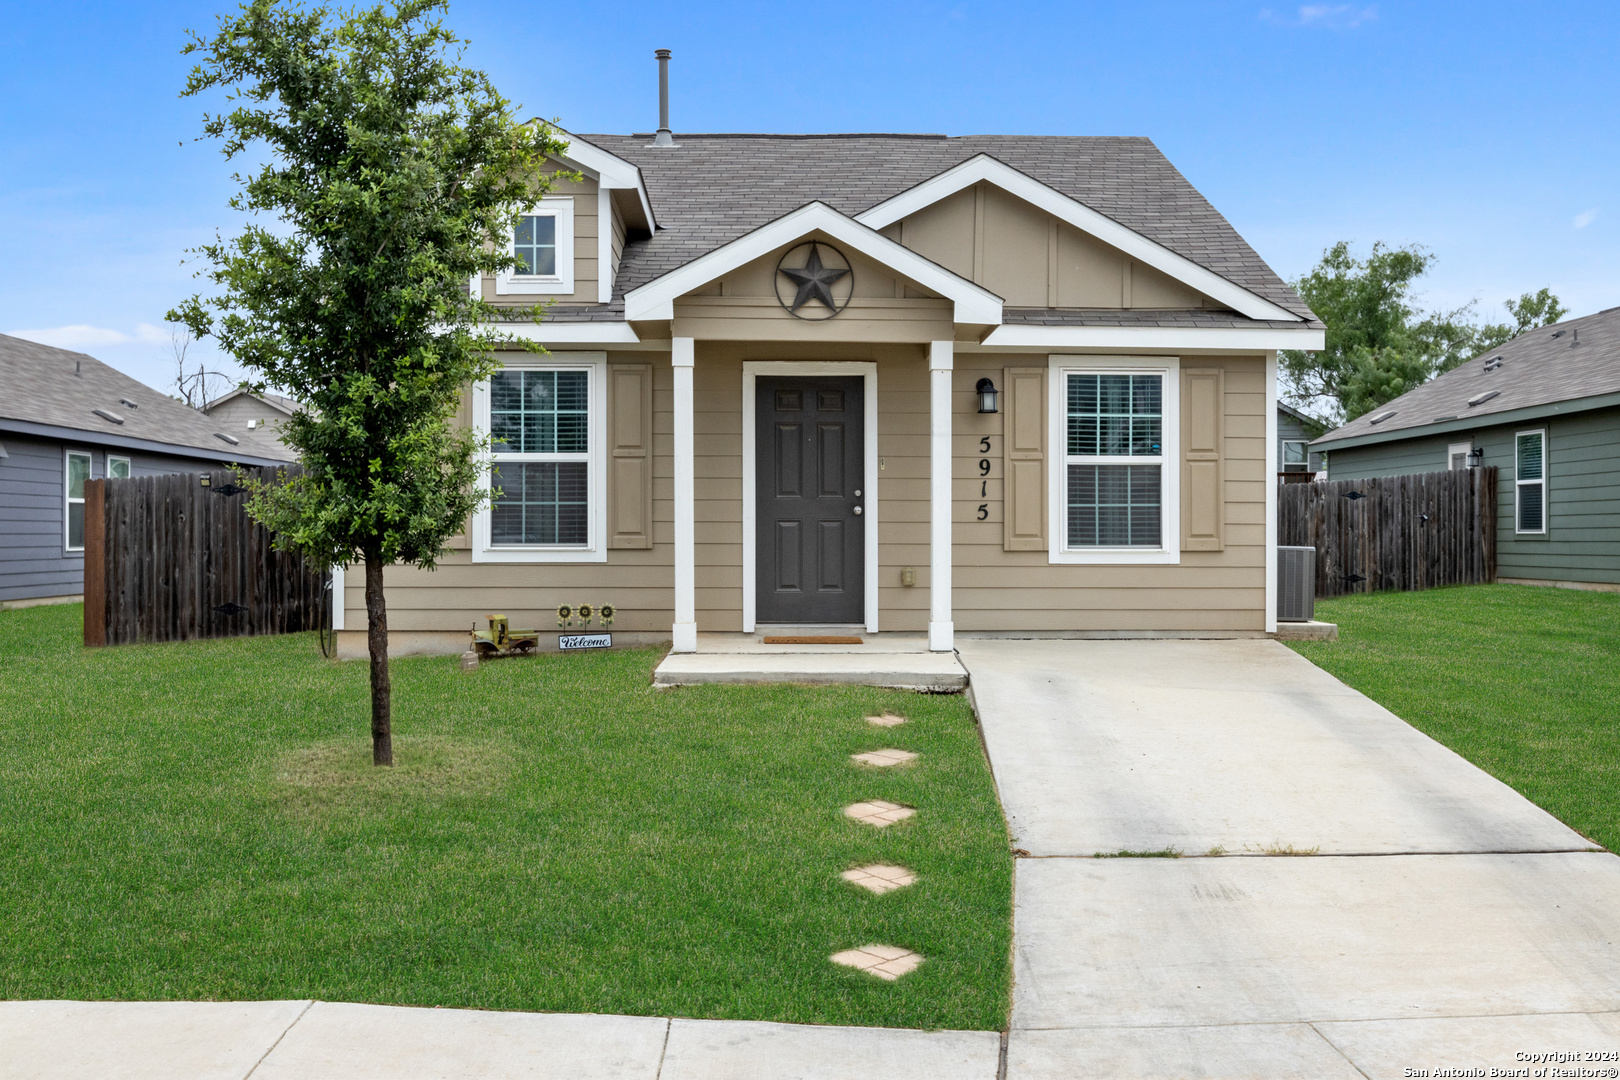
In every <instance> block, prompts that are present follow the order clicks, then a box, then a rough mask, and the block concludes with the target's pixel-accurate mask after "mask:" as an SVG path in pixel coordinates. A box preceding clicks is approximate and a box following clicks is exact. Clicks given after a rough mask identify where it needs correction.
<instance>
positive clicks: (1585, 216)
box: [1571, 210, 1598, 229]
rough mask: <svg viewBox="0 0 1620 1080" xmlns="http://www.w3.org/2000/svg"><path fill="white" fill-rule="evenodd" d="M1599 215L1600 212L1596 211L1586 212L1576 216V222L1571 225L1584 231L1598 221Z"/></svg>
mask: <svg viewBox="0 0 1620 1080" xmlns="http://www.w3.org/2000/svg"><path fill="white" fill-rule="evenodd" d="M1597 214H1598V212H1597V211H1596V210H1584V211H1582V212H1581V213H1579V214H1576V215H1575V220H1574V221H1573V222H1572V223H1571V224H1573V225H1574V226H1575V227H1576V228H1577V229H1584V228H1586V227H1587V226H1588V225H1590V224H1592V222H1594V221H1596V220H1597Z"/></svg>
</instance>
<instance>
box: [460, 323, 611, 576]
mask: <svg viewBox="0 0 1620 1080" xmlns="http://www.w3.org/2000/svg"><path fill="white" fill-rule="evenodd" d="M606 406H607V354H606V353H567V352H553V353H551V354H550V355H547V356H531V355H527V354H524V355H522V356H520V357H516V358H513V359H511V360H508V361H507V362H506V366H505V367H503V368H502V369H501V370H500V371H498V372H496V373H495V374H494V375H493V376H491V377H490V379H489V381H487V382H483V383H480V384H478V385H477V386H475V387H474V388H473V422H474V423H475V424H476V426H477V427H478V429H479V430H480V431H484V432H487V433H489V435H490V436H491V439H492V446H491V450H490V454H489V458H488V465H487V468H486V469H485V470H484V474H483V478H482V481H481V482H482V484H483V486H484V487H485V488H486V489H488V490H490V491H491V492H492V493H493V497H492V498H491V500H490V502H489V503H488V504H487V505H486V506H485V507H484V508H483V509H482V510H480V511H479V512H478V513H477V515H475V516H474V518H473V538H472V547H473V552H472V555H473V561H474V562H603V561H605V560H606V559H607V466H606V461H605V458H606V453H605V450H606V446H607V423H606V417H607V407H606Z"/></svg>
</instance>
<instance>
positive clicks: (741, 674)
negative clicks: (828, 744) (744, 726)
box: [653, 639, 968, 693]
mask: <svg viewBox="0 0 1620 1080" xmlns="http://www.w3.org/2000/svg"><path fill="white" fill-rule="evenodd" d="M698 648H699V649H700V650H701V649H702V648H703V642H702V641H701V639H700V640H699V643H698ZM788 648H792V647H791V646H789V647H784V648H783V650H782V651H769V652H767V651H763V650H761V651H753V650H749V651H740V650H739V651H736V652H725V653H719V652H702V651H699V652H695V653H670V654H669V655H668V656H667V657H665V658H664V662H663V663H661V664H659V665H658V669H657V670H656V671H654V672H653V685H654V686H691V685H696V684H699V683H770V682H789V683H812V684H853V685H856V686H886V687H894V688H898V689H904V690H926V691H930V692H934V693H955V692H957V691H960V690H965V689H967V684H968V675H967V670H966V669H965V668H963V667H962V665H961V664H960V663H959V662H958V661H957V659H956V654H954V653H931V652H877V651H868V650H867V649H864V648H863V647H861V646H847V647H840V646H821V647H816V646H800V647H799V648H803V649H812V648H814V649H817V651H814V652H809V651H804V652H799V651H786V650H787V649H788ZM843 648H848V649H849V650H852V651H831V650H835V649H837V650H841V649H843ZM823 649H825V650H827V651H821V650H823Z"/></svg>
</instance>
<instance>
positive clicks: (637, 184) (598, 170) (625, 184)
mask: <svg viewBox="0 0 1620 1080" xmlns="http://www.w3.org/2000/svg"><path fill="white" fill-rule="evenodd" d="M557 130H558V131H562V129H561V128H558V129H557ZM562 133H563V134H564V135H567V136H568V151H567V153H565V154H563V160H565V161H567V162H569V163H570V164H573V165H578V166H579V167H580V170H581V171H589V172H592V173H595V174H596V182H597V184H598V185H599V186H601V187H604V188H608V189H610V190H615V191H634V192H635V193H636V198H637V199H638V200H639V201H640V203H641V212H642V214H644V215H645V216H646V219H647V227H648V228H649V229H656V228H657V227H658V221H657V219H656V218H654V217H653V210H652V202H651V201H650V200H649V199H648V198H647V185H646V184H645V183H643V182H642V179H641V170H640V169H638V168H636V167H635V166H634V165H632V164H630V162H628V161H626V160H624V158H622V157H619V156H617V155H615V154H610V153H608V152H607V151H606V150H603V149H602V148H601V147H600V146H595V145H593V144H591V143H588V142H586V141H585V140H583V139H581V138H580V137H579V136H577V135H572V134H569V133H568V132H566V131H562Z"/></svg>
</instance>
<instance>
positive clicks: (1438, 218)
mask: <svg viewBox="0 0 1620 1080" xmlns="http://www.w3.org/2000/svg"><path fill="white" fill-rule="evenodd" d="M222 10H224V8H223V7H222V6H220V5H218V4H217V3H196V2H182V3H172V4H116V5H115V4H76V3H68V2H58V3H54V4H36V5H19V6H17V7H14V8H11V9H9V11H10V14H8V16H7V18H6V20H5V23H4V26H3V27H0V41H3V42H4V55H5V56H6V57H7V63H6V65H4V69H3V70H0V131H3V132H4V153H3V154H0V221H3V222H4V223H5V228H4V229H3V230H0V275H3V280H4V288H3V290H0V332H5V333H19V332H22V333H24V336H28V337H33V338H36V339H38V340H44V341H48V342H50V343H53V344H60V345H63V346H64V347H69V348H77V349H82V350H84V351H86V352H89V353H91V354H93V355H95V356H98V357H100V358H102V359H104V360H106V361H107V362H109V363H111V364H113V365H115V366H117V367H119V368H121V369H122V370H124V371H127V372H129V373H130V374H132V375H134V376H135V377H137V378H140V379H142V380H143V381H145V382H148V383H150V384H152V385H154V386H157V387H159V388H167V387H168V384H169V383H170V382H171V381H172V378H173V373H172V368H173V361H172V356H171V353H170V346H169V340H168V331H167V329H166V328H165V327H164V326H163V314H164V312H165V311H166V310H167V309H168V308H169V307H171V306H172V305H173V304H174V303H175V302H176V301H178V300H180V299H181V298H182V297H184V296H185V295H187V294H188V293H189V292H190V291H192V290H193V289H194V288H195V287H196V284H195V283H194V282H193V281H192V280H191V278H190V276H189V268H187V267H184V266H182V265H181V259H182V258H183V256H184V249H185V248H187V247H188V246H190V245H193V244H196V243H198V242H200V241H203V240H205V239H207V238H208V237H209V236H211V235H212V234H213V233H214V231H215V230H217V229H218V230H225V231H226V232H230V231H233V230H234V228H235V227H236V226H237V225H238V224H239V223H238V222H237V220H236V219H234V218H233V217H232V215H231V214H230V212H229V211H228V210H227V209H226V206H225V202H226V199H227V198H228V197H229V195H230V192H231V185H230V182H229V172H230V170H229V168H228V167H227V166H226V164H225V163H224V162H223V161H222V159H221V158H220V157H219V155H218V152H217V150H216V149H215V147H214V146H213V145H211V144H208V143H197V142H193V141H192V140H193V139H194V137H195V136H196V135H197V133H198V131H199V128H200V118H201V115H202V113H203V111H204V109H205V108H206V107H207V104H206V103H204V102H201V101H197V100H181V99H180V98H179V97H178V92H179V90H180V87H181V85H182V83H183V80H184V77H185V72H186V70H187V67H188V63H187V60H186V59H185V58H183V57H182V56H180V55H179V49H180V46H181V44H182V41H183V36H182V35H183V31H184V30H185V29H187V28H199V29H206V28H207V27H209V26H211V25H212V23H213V18H214V16H215V15H216V14H217V13H219V12H220V11H222ZM449 20H450V23H451V25H452V26H453V27H455V28H456V29H457V30H458V31H459V32H460V33H461V34H462V35H463V36H465V37H467V38H469V39H470V40H471V45H470V48H469V49H468V52H467V55H466V62H468V63H470V64H472V65H474V66H479V67H482V68H484V69H485V70H487V71H488V72H489V73H490V74H491V75H492V76H493V78H494V80H495V82H496V84H497V85H498V86H499V87H501V89H502V90H503V92H504V93H506V94H507V96H508V97H510V98H512V99H513V100H514V101H516V102H519V103H521V105H522V106H523V114H524V115H525V116H527V115H541V116H546V117H549V118H556V119H558V120H559V121H561V122H562V124H563V125H564V126H566V127H568V128H570V129H572V130H575V131H582V132H590V131H650V130H651V129H652V128H653V127H654V126H656V119H657V77H656V67H655V64H654V61H653V58H652V52H653V50H654V49H655V48H660V47H664V48H670V49H673V50H674V52H675V58H674V61H673V67H672V72H673V74H672V80H671V81H672V84H673V89H672V97H673V110H672V111H673V123H674V127H675V129H676V130H677V131H683V130H684V131H789V132H817V131H929V132H944V133H948V134H971V133H981V132H1011V133H1021V134H1065V135H1068V134H1082V135H1146V136H1149V137H1151V138H1152V139H1153V140H1154V141H1155V142H1157V143H1158V145H1159V146H1160V147H1161V148H1162V149H1163V150H1164V152H1165V153H1166V154H1167V155H1168V156H1169V158H1170V160H1171V161H1172V162H1174V163H1175V164H1176V165H1177V166H1178V167H1179V168H1180V169H1181V170H1182V172H1183V173H1185V174H1186V175H1187V177H1188V178H1189V179H1190V180H1191V181H1192V182H1193V183H1194V184H1195V185H1196V186H1197V187H1198V188H1199V189H1200V190H1202V191H1203V192H1204V194H1205V195H1207V196H1208V197H1209V198H1210V200H1211V201H1212V202H1213V203H1214V204H1215V206H1216V207H1217V208H1218V209H1220V210H1221V211H1222V212H1223V213H1224V214H1225V215H1226V216H1227V217H1228V218H1229V219H1230V220H1231V221H1232V222H1233V224H1234V225H1235V226H1236V227H1237V228H1238V230H1239V231H1240V232H1241V233H1243V235H1244V236H1245V237H1247V238H1248V240H1249V242H1250V243H1251V244H1253V245H1254V247H1255V248H1256V249H1257V250H1258V251H1259V252H1260V254H1261V255H1262V256H1263V257H1264V258H1265V259H1266V260H1267V261H1268V262H1269V263H1270V264H1271V265H1272V266H1273V267H1275V268H1276V270H1277V271H1278V272H1279V273H1281V274H1282V275H1283V276H1284V277H1287V278H1293V277H1295V276H1297V275H1299V274H1300V273H1302V272H1304V271H1305V270H1307V269H1309V268H1310V266H1311V265H1313V264H1314V262H1315V261H1316V259H1317V258H1318V257H1319V256H1320V254H1321V252H1322V250H1323V249H1324V248H1325V247H1327V246H1328V245H1330V244H1332V243H1333V242H1334V241H1336V240H1340V239H1347V240H1352V241H1356V242H1357V243H1358V244H1360V245H1362V247H1365V246H1366V245H1367V244H1370V243H1371V242H1372V241H1374V240H1384V241H1386V242H1389V243H1395V244H1405V243H1421V244H1424V245H1426V246H1427V247H1428V248H1429V249H1430V250H1431V251H1432V252H1433V254H1434V255H1435V257H1436V260H1437V262H1436V265H1435V268H1434V270H1433V272H1432V273H1431V274H1430V275H1429V276H1428V277H1427V278H1426V279H1425V280H1424V283H1423V287H1424V294H1425V295H1424V300H1425V302H1426V303H1427V304H1428V305H1429V306H1434V307H1441V306H1444V307H1451V306H1455V305H1458V304H1461V303H1465V302H1467V301H1468V300H1470V299H1476V298H1477V299H1478V300H1479V301H1480V311H1481V314H1482V315H1485V316H1487V317H1490V318H1493V319H1500V318H1502V317H1503V313H1502V311H1501V308H1500V302H1501V301H1502V300H1503V299H1504V298H1507V297H1511V296H1517V295H1519V294H1520V293H1523V292H1526V291H1530V290H1534V289H1537V288H1540V287H1541V286H1543V285H1547V286H1551V287H1552V289H1553V290H1554V291H1555V292H1556V293H1558V295H1559V296H1561V297H1562V298H1563V299H1564V301H1565V303H1566V304H1567V305H1568V306H1569V307H1570V308H1571V309H1572V310H1573V312H1574V313H1575V314H1588V313H1590V312H1593V311H1596V310H1599V309H1601V308H1605V307H1611V306H1614V305H1616V304H1620V258H1617V255H1616V253H1617V251H1620V243H1617V241H1620V180H1617V177H1620V140H1617V138H1616V132H1620V93H1617V90H1620V85H1617V84H1620V55H1617V54H1620V4H1615V3H1613V2H1612V0H1611V2H1606V3H1591V4H1584V3H1572V2H1566V3H1558V4H1526V3H1503V2H1472V3H1454V4H1440V3H1432V4H1394V3H1377V4H1363V3H1352V4H1336V3H1326V4H1319V3H1313V4H1306V5H1303V6H1302V5H1299V4H1279V3H1270V2H1262V3H1152V2H1138V3H1131V4H1122V3H1116V4H1085V3H1074V2H1069V3H1028V4H1021V3H1016V2H1005V0H1003V2H999V3H980V2H972V0H963V2H952V0H947V2H943V3H876V4H875V3H870V2H866V3H848V4H846V3H839V2H826V3H821V4H816V5H799V4H782V3H734V4H705V3H692V2H688V3H680V4H676V3H669V2H667V0H666V2H662V3H614V4H611V5H609V4H592V3H583V4H578V3H576V4H558V5H538V4H513V3H509V2H508V3H486V2H477V0H454V2H453V3H452V5H451V8H450V14H449ZM202 352H203V353H204V354H205V355H206V354H207V352H208V350H207V348H206V345H204V346H203V348H202ZM193 355H194V356H195V355H197V352H196V351H194V353H193ZM215 359H216V362H217V363H218V364H219V365H220V366H222V367H225V368H227V369H230V368H231V365H230V364H229V361H228V359H227V358H219V357H216V358H215Z"/></svg>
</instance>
